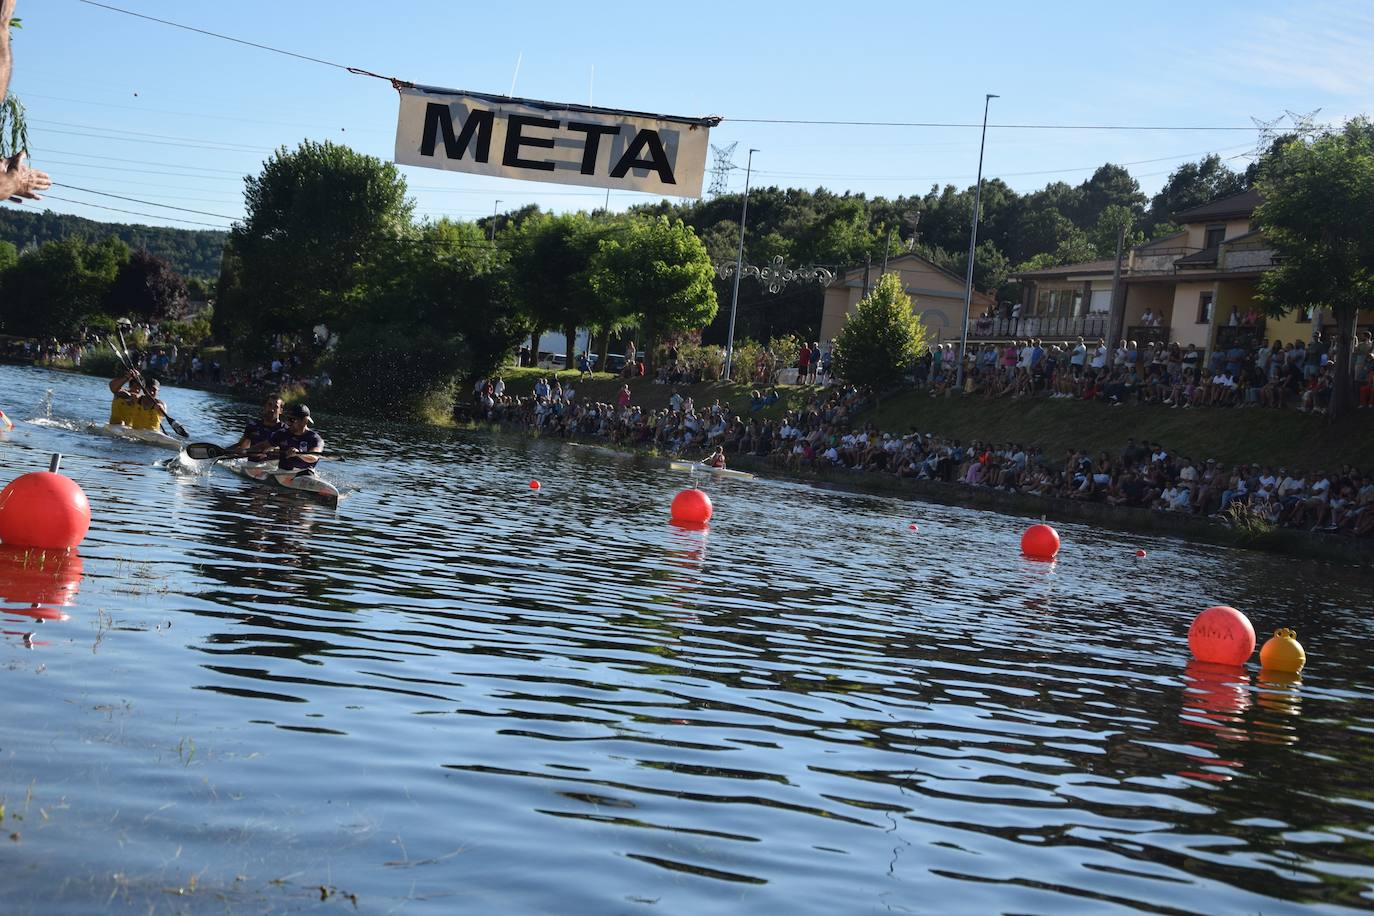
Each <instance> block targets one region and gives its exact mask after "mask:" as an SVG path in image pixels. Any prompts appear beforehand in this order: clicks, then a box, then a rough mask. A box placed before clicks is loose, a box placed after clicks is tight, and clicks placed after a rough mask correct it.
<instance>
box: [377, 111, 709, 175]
mask: <svg viewBox="0 0 1374 916" xmlns="http://www.w3.org/2000/svg"><path fill="white" fill-rule="evenodd" d="M398 91H399V92H400V94H401V111H400V116H399V118H398V120H397V123H396V161H397V162H398V163H400V164H402V165H420V166H426V167H428V168H432V169H445V170H447V171H450V172H471V173H473V174H477V175H499V176H501V177H503V178H523V179H526V180H527V181H551V182H556V183H558V184H576V185H590V186H591V187H596V188H614V189H616V190H621V191H644V192H647V193H650V194H663V195H666V196H670V197H700V196H701V182H702V177H703V175H704V173H705V171H706V153H707V150H708V149H709V143H708V136H709V134H710V129H711V127H712V126H713V125H715V124H717V123H719V120H720V119H719V118H674V117H668V116H665V115H651V114H643V113H641V112H634V111H617V110H615V109H611V108H592V107H589V106H578V105H557V104H554V103H551V102H537V101H533V100H531V99H511V98H505V97H502V96H489V95H478V94H474V93H462V92H457V91H451V90H446V89H433V88H429V87H404V88H399V90H398Z"/></svg>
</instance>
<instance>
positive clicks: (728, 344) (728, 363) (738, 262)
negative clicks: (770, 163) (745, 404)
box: [723, 149, 758, 382]
mask: <svg viewBox="0 0 1374 916" xmlns="http://www.w3.org/2000/svg"><path fill="white" fill-rule="evenodd" d="M757 152H758V150H756V149H751V150H750V151H749V161H748V162H747V163H746V164H745V166H744V208H743V209H742V210H741V211H740V215H739V255H738V257H736V258H735V286H734V289H733V290H732V291H731V293H730V330H729V332H728V334H727V335H726V338H725V372H724V373H723V375H724V379H723V380H724V381H727V382H728V381H730V369H731V367H732V364H733V363H734V357H735V309H736V308H737V307H738V306H739V275H740V271H742V270H743V269H744V222H745V220H747V219H748V218H749V176H750V174H751V173H752V172H753V169H754V154H755V153H757Z"/></svg>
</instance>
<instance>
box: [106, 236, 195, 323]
mask: <svg viewBox="0 0 1374 916" xmlns="http://www.w3.org/2000/svg"><path fill="white" fill-rule="evenodd" d="M186 301H187V292H186V281H185V280H184V279H182V278H181V277H180V276H179V275H178V274H177V272H176V271H174V270H172V266H171V265H170V264H168V263H167V261H166V260H164V259H163V258H159V257H157V256H155V255H151V254H149V253H148V252H147V251H143V250H140V251H135V252H134V253H133V255H132V256H131V257H130V258H129V260H127V261H125V262H124V263H123V264H122V265H120V267H119V270H118V272H117V273H116V274H115V278H114V282H113V283H111V284H110V287H109V289H108V290H106V292H105V299H104V302H105V311H106V312H107V313H109V314H111V315H117V316H123V315H133V316H136V317H138V318H142V319H144V320H145V321H161V320H162V319H164V318H170V317H172V316H173V315H175V314H177V313H178V312H180V311H181V310H182V309H184V308H185V307H186Z"/></svg>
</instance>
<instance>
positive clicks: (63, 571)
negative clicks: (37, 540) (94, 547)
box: [0, 545, 82, 649]
mask: <svg viewBox="0 0 1374 916" xmlns="http://www.w3.org/2000/svg"><path fill="white" fill-rule="evenodd" d="M81 572H82V565H81V556H80V554H78V553H77V551H75V550H38V549H33V548H25V547H6V546H3V545H0V601H3V602H4V604H3V605H0V615H3V616H4V618H5V619H6V620H8V621H11V622H29V623H34V622H36V623H38V624H42V623H45V622H51V621H64V620H68V619H69V617H68V614H67V612H66V611H65V610H63V608H67V607H71V606H72V605H74V604H75V603H76V594H77V592H78V591H79V590H80V587H81ZM0 633H3V634H4V635H5V636H6V637H9V638H12V639H16V640H18V641H19V642H20V644H22V645H23V646H24V647H25V648H27V649H32V648H35V647H38V646H46V645H48V644H49V643H48V641H46V640H43V639H39V638H38V637H37V632H36V631H34V630H28V629H21V630H13V629H4V630H0Z"/></svg>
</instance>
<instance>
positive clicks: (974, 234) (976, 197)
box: [954, 93, 1001, 392]
mask: <svg viewBox="0 0 1374 916" xmlns="http://www.w3.org/2000/svg"><path fill="white" fill-rule="evenodd" d="M999 98H1001V96H999V95H993V94H992V93H988V94H987V95H986V96H984V97H983V139H981V140H979V141H978V187H977V189H976V190H975V191H974V192H973V228H971V229H970V230H969V234H968V275H967V276H966V277H965V278H964V324H963V327H962V329H961V334H960V337H959V368H958V370H957V371H956V372H955V375H954V386H955V387H956V388H958V389H959V391H961V392H962V391H963V390H964V363H965V361H966V360H967V358H968V312H969V306H971V305H972V304H973V252H974V250H975V249H976V248H977V247H978V209H979V207H980V206H981V204H982V202H983V148H984V146H986V145H987V141H988V106H989V105H990V104H992V100H993V99H999Z"/></svg>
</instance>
